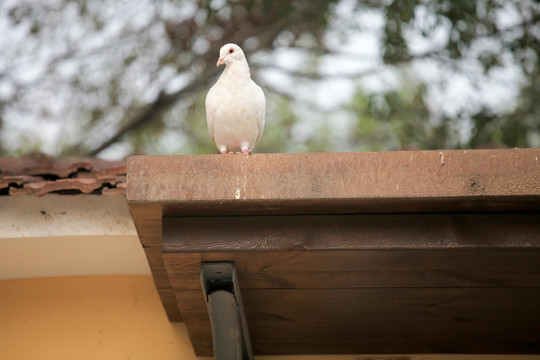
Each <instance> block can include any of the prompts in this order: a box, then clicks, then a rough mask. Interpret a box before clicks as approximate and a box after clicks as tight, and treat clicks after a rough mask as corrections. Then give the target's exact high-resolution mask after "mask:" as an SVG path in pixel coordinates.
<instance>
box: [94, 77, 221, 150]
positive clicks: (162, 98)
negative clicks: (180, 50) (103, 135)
mask: <svg viewBox="0 0 540 360" xmlns="http://www.w3.org/2000/svg"><path fill="white" fill-rule="evenodd" d="M217 73H218V69H217V68H214V69H213V68H210V69H208V70H206V71H205V72H203V73H202V74H200V75H199V76H197V77H196V78H195V79H193V81H191V83H189V84H188V85H186V86H185V87H183V88H182V89H180V90H178V91H176V92H174V93H172V94H166V93H165V92H164V91H163V90H162V91H161V92H160V93H159V95H158V96H157V97H156V99H155V100H154V101H152V102H151V103H150V104H148V105H145V106H144V107H142V108H140V109H139V110H138V111H137V113H136V114H135V115H134V116H133V117H132V118H131V119H130V120H129V121H128V122H127V123H126V124H124V126H122V127H121V128H120V129H118V130H117V131H116V132H115V133H114V134H113V135H112V136H111V137H109V138H108V139H107V140H105V141H104V142H103V143H101V144H100V145H99V146H98V147H96V148H94V149H92V150H90V151H88V152H86V153H85V155H86V156H96V155H97V154H99V153H100V152H102V151H103V150H105V149H106V148H108V147H109V146H111V145H112V144H114V143H115V142H117V141H118V140H119V139H120V138H121V137H122V136H124V135H125V134H126V133H128V132H129V131H131V130H133V129H135V128H137V127H139V126H141V125H142V124H145V123H147V122H149V121H151V120H152V119H153V118H155V117H156V116H157V115H158V114H162V113H163V112H165V111H166V110H168V109H169V108H170V107H171V106H172V105H174V104H175V103H176V102H177V101H178V100H180V99H181V98H182V97H183V96H185V95H187V94H190V93H192V92H194V91H196V90H198V89H199V88H200V87H202V86H203V85H205V84H206V83H207V82H208V81H209V80H210V79H211V78H213V77H214V76H216V75H217Z"/></svg>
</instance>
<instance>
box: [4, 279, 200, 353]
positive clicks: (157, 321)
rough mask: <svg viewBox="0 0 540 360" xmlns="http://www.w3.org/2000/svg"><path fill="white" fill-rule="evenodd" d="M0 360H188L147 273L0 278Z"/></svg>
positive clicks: (178, 329)
mask: <svg viewBox="0 0 540 360" xmlns="http://www.w3.org/2000/svg"><path fill="white" fill-rule="evenodd" d="M0 359H43V360H45V359H132V360H135V359H175V360H178V359H186V360H188V359H196V357H195V355H194V353H193V350H192V348H191V344H190V343H189V338H188V336H187V333H186V329H185V326H184V325H183V323H169V321H168V319H167V317H166V315H165V312H164V310H163V308H162V305H161V302H160V300H159V297H158V295H157V292H156V290H155V288H154V283H153V281H152V278H151V276H148V275H146V276H145V275H132V276H83V277H57V278H39V279H36V278H34V279H19V280H3V281H0Z"/></svg>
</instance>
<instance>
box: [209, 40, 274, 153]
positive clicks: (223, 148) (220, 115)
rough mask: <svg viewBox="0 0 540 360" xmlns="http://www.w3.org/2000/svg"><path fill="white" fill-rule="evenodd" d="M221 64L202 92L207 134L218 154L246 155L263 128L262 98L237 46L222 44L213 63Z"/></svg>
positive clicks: (264, 104)
mask: <svg viewBox="0 0 540 360" xmlns="http://www.w3.org/2000/svg"><path fill="white" fill-rule="evenodd" d="M222 64H225V70H224V71H223V73H222V74H221V76H220V77H219V79H218V81H217V82H216V83H215V84H214V86H212V88H211V89H210V91H209V92H208V95H206V122H207V124H208V133H209V134H210V137H211V138H212V141H213V142H214V144H216V146H217V148H218V149H219V151H220V152H221V153H222V154H230V153H233V152H241V153H244V154H250V153H251V150H253V147H254V146H255V144H257V142H258V141H259V139H260V138H261V135H262V133H263V130H264V113H265V110H266V99H265V97H264V93H263V91H262V89H261V88H260V87H259V86H258V85H257V84H255V83H254V82H253V80H251V74H250V72H249V65H248V63H247V60H246V56H245V55H244V52H243V51H242V49H241V48H240V46H238V45H236V44H226V45H223V46H222V47H221V49H220V50H219V59H218V61H217V66H220V65H222Z"/></svg>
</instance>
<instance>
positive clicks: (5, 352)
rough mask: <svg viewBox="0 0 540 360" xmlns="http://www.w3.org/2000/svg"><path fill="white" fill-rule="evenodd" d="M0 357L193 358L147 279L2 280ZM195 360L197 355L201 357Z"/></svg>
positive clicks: (413, 359)
mask: <svg viewBox="0 0 540 360" xmlns="http://www.w3.org/2000/svg"><path fill="white" fill-rule="evenodd" d="M0 359H2V360H4V359H15V360H18V359H32V360H34V359H40V360H47V359H55V360H62V359H103V360H106V359H111V360H112V359H114V360H117V359H131V360H135V359H175V360H179V359H180V360H190V359H197V357H195V355H194V353H193V350H192V347H191V344H190V342H189V337H188V335H187V332H186V328H185V326H184V324H182V323H169V321H168V319H167V317H166V315H165V312H164V310H163V308H162V305H161V302H160V300H159V297H158V294H157V292H156V290H155V288H154V283H153V281H152V278H151V276H149V275H114V276H113V275H109V276H73V277H54V278H31V279H15V280H2V281H0ZM199 359H200V358H199ZM257 359H260V360H262V359H264V360H285V359H289V360H330V359H339V360H365V359H371V360H373V359H376V360H395V359H407V360H455V359H460V360H465V359H471V360H488V359H489V360H510V359H512V360H514V359H520V360H525V359H527V360H532V359H535V360H538V359H540V356H512V355H506V356H491V355H489V356H481V355H480V356H478V355H477V356H470V355H465V356H456V355H414V356H411V355H409V356H396V355H394V356H392V355H386V356H384V355H367V356H361V355H356V356H352V355H351V356H283V357H270V356H268V357H258V358H257Z"/></svg>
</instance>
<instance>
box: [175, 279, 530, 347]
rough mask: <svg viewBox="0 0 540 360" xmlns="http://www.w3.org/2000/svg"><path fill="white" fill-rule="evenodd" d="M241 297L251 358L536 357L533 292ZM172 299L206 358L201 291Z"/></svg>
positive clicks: (250, 293)
mask: <svg viewBox="0 0 540 360" xmlns="http://www.w3.org/2000/svg"><path fill="white" fill-rule="evenodd" d="M242 297H243V299H244V304H245V311H246V318H247V320H248V327H249V330H250V334H251V339H252V343H253V348H254V350H255V353H256V354H275V355H279V354H321V353H332V354H337V353H363V354H368V353H378V354H380V353H537V352H538V351H540V312H538V310H537V309H538V308H539V306H540V289H538V288H525V289H512V290H509V289H499V288H490V289H481V288H408V289H392V288H379V289H281V290H280V289H273V290H269V289H246V290H243V291H242ZM177 298H178V299H179V301H180V303H181V304H182V309H183V316H184V319H185V321H186V325H187V326H188V328H189V329H190V336H191V339H192V341H193V342H194V343H195V344H197V349H198V354H200V355H207V356H209V355H212V353H211V341H212V340H211V332H210V327H209V320H208V315H207V313H206V311H205V309H204V307H203V306H202V305H204V303H203V301H202V299H201V293H200V292H198V291H195V290H191V291H190V290H184V291H178V292H177ZM201 304H202V305H201Z"/></svg>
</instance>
